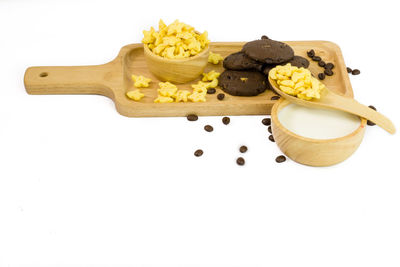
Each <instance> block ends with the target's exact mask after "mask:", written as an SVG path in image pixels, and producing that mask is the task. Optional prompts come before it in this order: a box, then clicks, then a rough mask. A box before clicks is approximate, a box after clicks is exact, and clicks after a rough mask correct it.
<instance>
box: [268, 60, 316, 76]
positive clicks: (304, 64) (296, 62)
mask: <svg viewBox="0 0 400 267" xmlns="http://www.w3.org/2000/svg"><path fill="white" fill-rule="evenodd" d="M288 63H290V65H292V66H296V67H298V68H301V67H303V68H308V66H310V61H308V60H307V59H306V58H304V57H301V56H294V57H293V58H292V59H291V60H289V61H287V62H284V63H281V64H279V65H282V66H283V65H286V64H288ZM275 67H276V64H266V65H265V66H264V70H263V72H264V74H265V75H268V73H269V71H270V70H272V69H273V68H275Z"/></svg>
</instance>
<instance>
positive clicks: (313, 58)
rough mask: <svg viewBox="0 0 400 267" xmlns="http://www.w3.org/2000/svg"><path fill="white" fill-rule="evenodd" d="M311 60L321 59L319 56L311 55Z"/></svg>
mask: <svg viewBox="0 0 400 267" xmlns="http://www.w3.org/2000/svg"><path fill="white" fill-rule="evenodd" d="M312 60H313V61H321V57H319V56H313V57H312Z"/></svg>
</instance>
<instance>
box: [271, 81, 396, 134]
mask: <svg viewBox="0 0 400 267" xmlns="http://www.w3.org/2000/svg"><path fill="white" fill-rule="evenodd" d="M268 80H269V83H270V84H271V86H272V88H274V90H275V91H276V92H277V93H278V94H279V95H281V96H282V97H284V98H286V99H287V100H289V101H290V102H292V103H295V104H298V105H302V106H306V107H313V108H324V109H336V110H341V111H345V112H348V113H352V114H354V115H357V116H360V117H362V118H366V119H367V120H370V121H372V122H374V123H376V124H377V125H379V126H380V127H382V128H383V129H385V130H386V131H388V132H389V133H391V134H394V133H395V132H396V128H395V127H394V125H393V123H392V122H391V121H390V120H389V119H388V118H386V117H385V116H384V115H382V114H381V113H379V112H376V111H375V110H373V109H372V108H369V107H367V106H365V105H363V104H360V103H358V102H357V101H356V100H354V99H353V98H349V97H344V96H341V95H338V94H336V93H334V92H332V91H331V90H329V89H328V88H327V87H325V89H323V90H322V92H321V98H320V99H313V100H303V99H300V98H297V97H295V96H291V95H288V94H286V93H285V92H283V91H282V90H280V89H279V86H278V84H277V83H276V81H274V80H273V79H271V77H268Z"/></svg>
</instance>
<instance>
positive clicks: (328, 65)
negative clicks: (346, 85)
mask: <svg viewBox="0 0 400 267" xmlns="http://www.w3.org/2000/svg"><path fill="white" fill-rule="evenodd" d="M334 67H335V65H333V63H326V64H325V69H330V70H331V69H333V68H334Z"/></svg>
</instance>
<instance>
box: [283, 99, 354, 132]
mask: <svg viewBox="0 0 400 267" xmlns="http://www.w3.org/2000/svg"><path fill="white" fill-rule="evenodd" d="M278 120H279V122H280V123H281V124H282V125H283V127H285V128H286V129H288V130H289V131H291V132H293V133H295V134H298V135H300V136H304V137H308V138H315V139H333V138H339V137H343V136H345V135H348V134H350V133H352V132H354V131H355V130H356V129H357V128H359V127H360V124H361V120H360V118H359V117H357V116H355V115H353V114H350V113H346V112H343V111H339V110H328V109H315V108H307V107H303V106H300V105H296V104H289V105H287V106H286V107H283V108H282V109H281V110H280V112H279V113H278Z"/></svg>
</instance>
